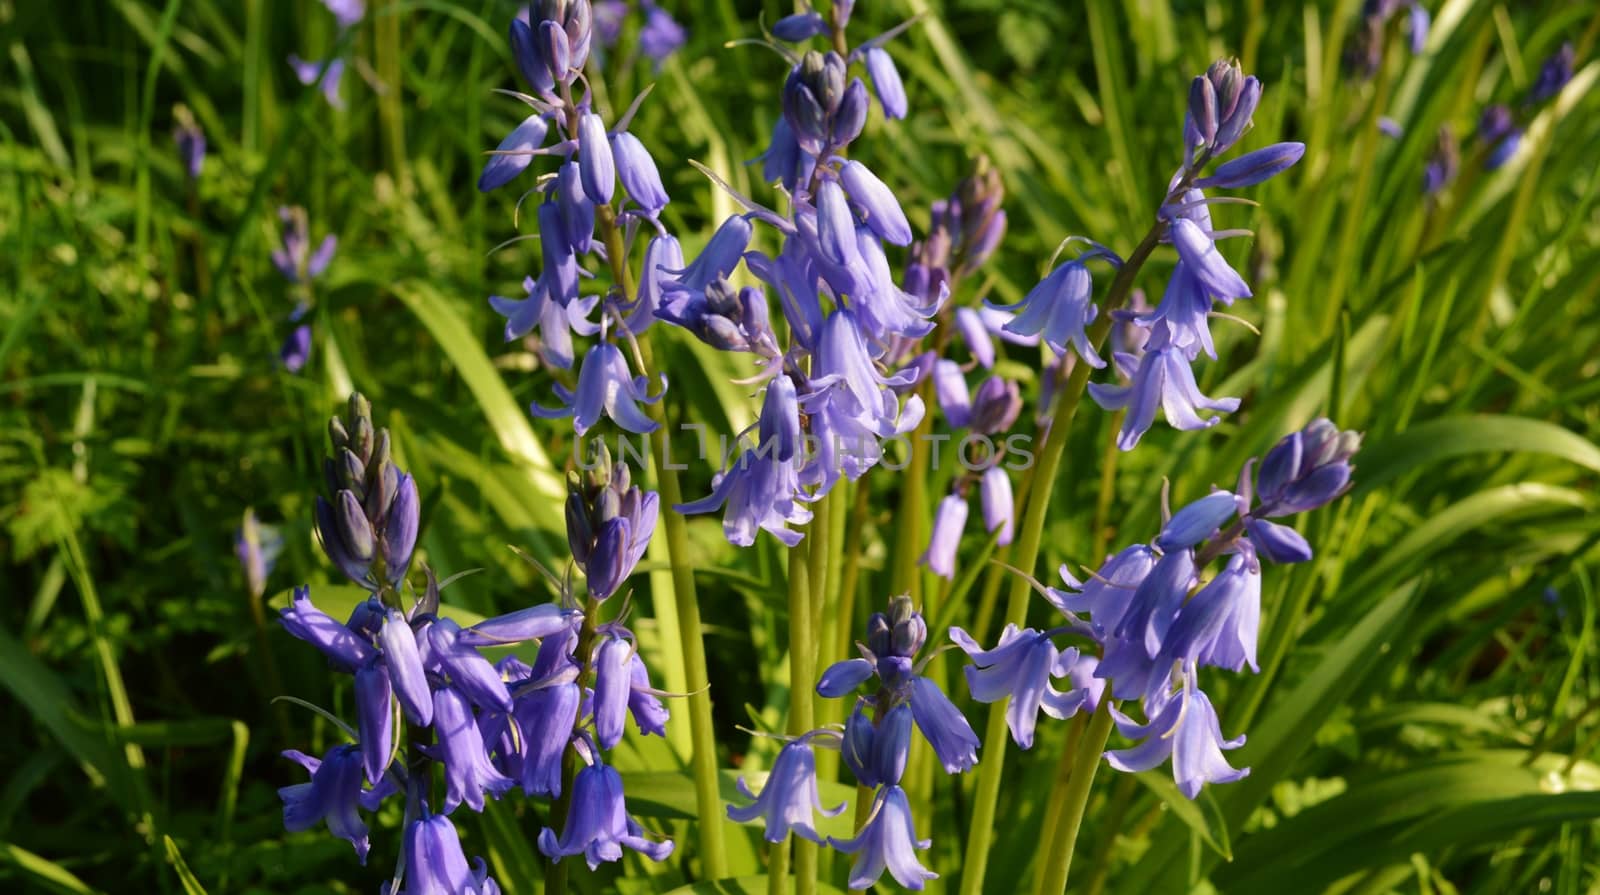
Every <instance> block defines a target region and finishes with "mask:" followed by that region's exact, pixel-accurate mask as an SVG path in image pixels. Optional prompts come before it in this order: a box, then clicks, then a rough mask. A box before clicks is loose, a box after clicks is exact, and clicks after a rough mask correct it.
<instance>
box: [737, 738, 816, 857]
mask: <svg viewBox="0 0 1600 895" xmlns="http://www.w3.org/2000/svg"><path fill="white" fill-rule="evenodd" d="M737 785H738V788H739V793H740V794H741V795H743V796H744V797H745V798H747V799H750V800H751V804H749V805H746V806H744V807H742V808H738V807H735V806H733V805H729V806H728V817H729V818H730V819H732V820H734V821H737V822H739V823H749V822H750V821H753V820H755V819H757V818H760V819H761V822H762V824H763V825H764V826H765V828H766V832H765V833H764V838H765V839H766V840H767V841H768V842H782V841H783V840H784V839H785V838H786V837H787V836H788V835H789V834H790V833H791V832H792V833H794V834H795V835H796V836H799V837H801V838H802V839H809V840H811V841H812V842H816V843H821V842H822V841H823V839H822V837H821V836H820V835H818V833H817V830H816V827H815V826H814V825H813V822H812V814H813V812H816V811H820V812H822V814H824V815H825V816H827V817H837V816H838V815H839V813H840V812H842V811H844V809H845V805H844V803H842V802H841V803H840V804H839V805H838V806H837V807H834V808H824V807H822V796H821V795H820V794H819V793H818V791H817V763H816V757H815V756H814V755H813V754H812V751H811V738H810V736H802V737H800V738H799V739H796V740H792V741H790V742H789V743H787V744H785V745H784V747H783V748H782V749H781V750H779V751H778V757H777V760H775V761H774V762H773V763H772V771H771V772H770V773H768V774H767V782H766V784H765V785H764V786H762V787H761V795H759V796H758V795H756V794H755V793H753V792H751V791H750V786H749V784H747V783H746V782H745V780H744V778H743V777H740V778H739V780H738V784H737Z"/></svg>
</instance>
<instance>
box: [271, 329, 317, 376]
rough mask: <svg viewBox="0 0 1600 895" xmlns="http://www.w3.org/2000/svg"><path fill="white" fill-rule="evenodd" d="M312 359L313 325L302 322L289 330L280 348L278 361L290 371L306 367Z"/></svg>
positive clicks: (296, 371)
mask: <svg viewBox="0 0 1600 895" xmlns="http://www.w3.org/2000/svg"><path fill="white" fill-rule="evenodd" d="M310 360H311V327H310V326H309V325H307V324H301V325H299V326H297V327H295V328H294V329H292V330H290V331H289V335H288V336H287V337H285V338H284V340H283V345H282V346H280V347H279V348H278V363H279V364H281V365H282V366H283V369H284V370H286V371H287V372H290V373H298V372H300V371H301V370H303V369H305V366H306V364H307V363H309V362H310Z"/></svg>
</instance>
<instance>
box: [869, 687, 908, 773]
mask: <svg viewBox="0 0 1600 895" xmlns="http://www.w3.org/2000/svg"><path fill="white" fill-rule="evenodd" d="M915 722H916V719H915V718H914V717H913V712H912V710H911V706H909V705H907V704H906V703H903V702H902V703H900V704H899V705H896V706H893V707H892V708H890V709H889V710H888V711H885V712H883V714H882V715H881V716H880V717H879V719H878V723H877V725H876V726H875V727H874V728H872V730H873V734H872V742H871V752H870V768H871V770H870V771H869V772H868V774H867V776H865V777H861V778H858V779H860V782H861V785H863V786H871V787H878V786H895V785H897V784H898V783H899V782H900V778H902V777H904V776H905V773H906V762H907V761H909V760H910V759H911V728H912V726H913V724H915Z"/></svg>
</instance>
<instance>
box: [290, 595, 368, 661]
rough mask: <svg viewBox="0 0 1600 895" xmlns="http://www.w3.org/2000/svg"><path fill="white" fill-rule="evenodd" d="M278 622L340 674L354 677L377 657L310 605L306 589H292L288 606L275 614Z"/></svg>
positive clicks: (356, 637) (362, 641)
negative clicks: (357, 671)
mask: <svg viewBox="0 0 1600 895" xmlns="http://www.w3.org/2000/svg"><path fill="white" fill-rule="evenodd" d="M278 620H279V621H280V622H282V623H283V627H284V628H285V629H287V630H288V632H289V633H290V634H293V635H294V636H295V637H297V638H299V639H300V640H304V641H305V642H306V643H309V644H311V645H312V646H314V647H316V648H317V649H318V650H320V651H321V652H322V654H323V655H324V656H327V657H328V661H329V662H331V663H332V664H333V667H335V668H337V669H339V670H340V671H343V672H346V673H349V674H354V673H355V672H356V669H358V668H360V667H362V666H363V665H365V664H366V663H367V662H368V661H369V660H370V659H372V658H373V657H374V656H375V655H377V650H375V649H374V648H373V646H372V644H371V643H369V642H367V641H366V640H365V639H364V638H362V637H361V636H360V635H358V634H356V632H355V631H352V630H351V629H350V628H349V627H348V626H346V625H343V624H341V623H340V622H339V621H337V620H336V619H334V618H333V617H332V616H330V615H328V614H327V613H326V612H323V611H322V610H320V609H318V608H317V607H316V606H314V605H312V603H311V589H310V588H309V587H304V586H301V587H297V588H295V589H294V594H293V595H292V596H291V598H290V600H289V605H288V606H285V607H284V608H283V609H281V610H279V611H278Z"/></svg>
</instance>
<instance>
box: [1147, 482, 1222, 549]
mask: <svg viewBox="0 0 1600 895" xmlns="http://www.w3.org/2000/svg"><path fill="white" fill-rule="evenodd" d="M1238 508H1239V501H1238V498H1236V497H1235V496H1234V495H1233V493H1232V492H1230V491H1212V492H1211V493H1210V494H1207V495H1206V496H1205V497H1202V498H1200V499H1199V500H1196V501H1194V502H1193V503H1190V504H1189V505H1187V506H1185V507H1184V508H1183V509H1181V510H1179V511H1178V512H1176V513H1174V514H1173V516H1172V518H1171V519H1169V520H1167V524H1166V525H1165V526H1163V527H1162V529H1161V534H1159V535H1157V536H1156V541H1155V544H1156V546H1157V547H1160V548H1161V549H1162V550H1166V551H1171V550H1181V549H1184V548H1186V547H1193V546H1194V545H1196V544H1198V543H1200V542H1201V541H1203V540H1205V539H1207V538H1209V537H1211V536H1212V535H1214V534H1216V532H1217V529H1219V528H1221V527H1222V523H1224V522H1226V521H1228V520H1229V519H1230V518H1232V517H1233V514H1234V513H1235V512H1237V511H1238Z"/></svg>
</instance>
